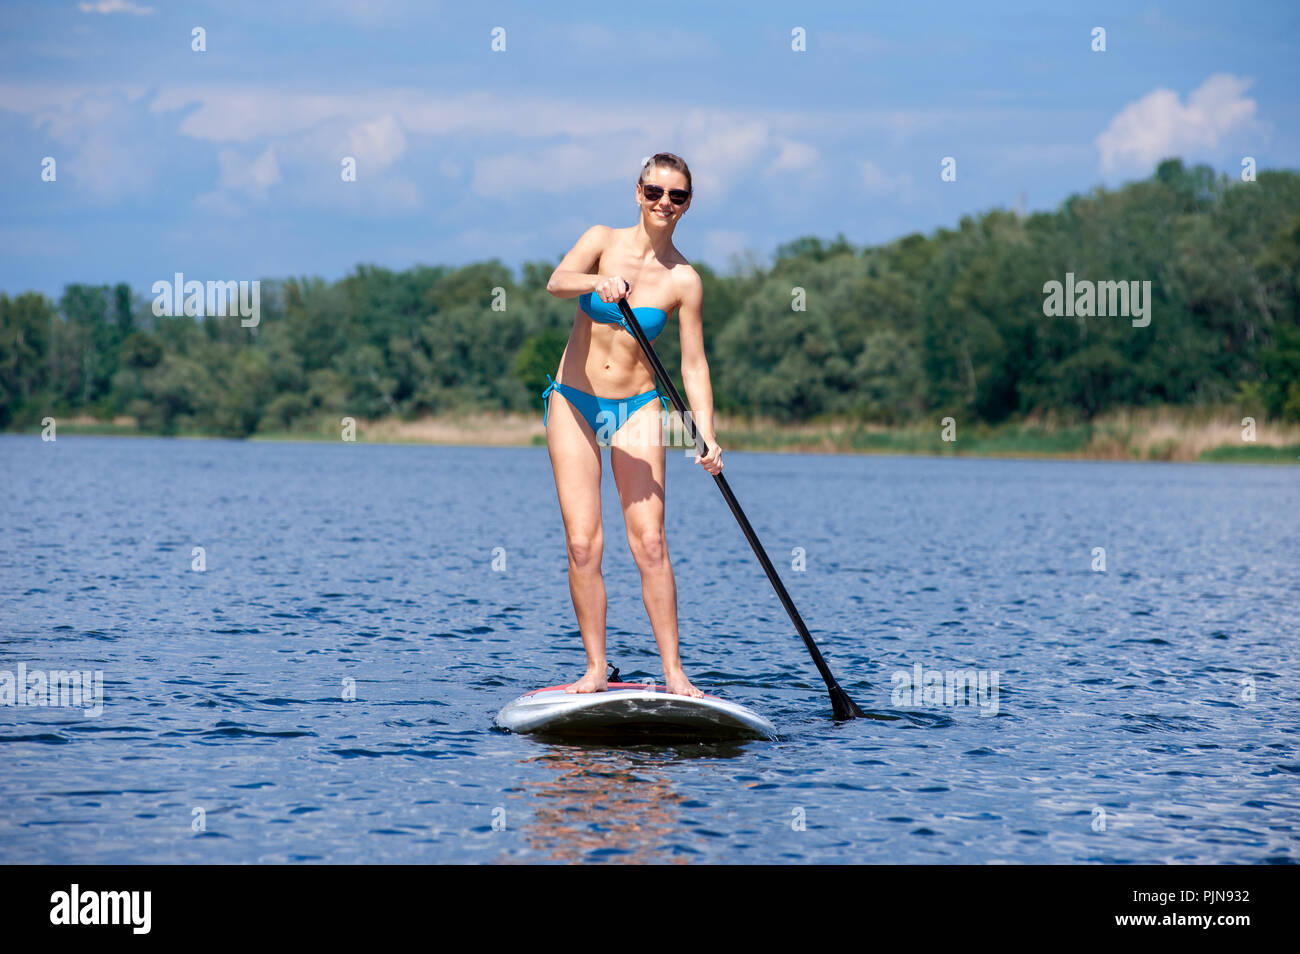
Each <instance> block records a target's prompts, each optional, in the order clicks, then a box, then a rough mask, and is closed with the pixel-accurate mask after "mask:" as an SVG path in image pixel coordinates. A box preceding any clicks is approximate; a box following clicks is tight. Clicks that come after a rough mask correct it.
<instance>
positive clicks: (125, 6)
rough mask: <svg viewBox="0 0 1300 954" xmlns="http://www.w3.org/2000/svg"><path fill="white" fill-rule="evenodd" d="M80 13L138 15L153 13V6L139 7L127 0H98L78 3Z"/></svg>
mask: <svg viewBox="0 0 1300 954" xmlns="http://www.w3.org/2000/svg"><path fill="white" fill-rule="evenodd" d="M77 8H78V9H79V10H80V11H81V12H82V13H133V14H135V15H136V16H138V17H142V16H148V15H149V14H151V13H153V7H141V6H137V5H136V4H134V3H131V2H129V0H98V2H96V3H79V4H77Z"/></svg>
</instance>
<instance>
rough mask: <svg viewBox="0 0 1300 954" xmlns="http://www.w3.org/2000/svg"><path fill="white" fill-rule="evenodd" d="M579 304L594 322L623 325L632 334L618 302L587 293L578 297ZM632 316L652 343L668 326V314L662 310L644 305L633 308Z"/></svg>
mask: <svg viewBox="0 0 1300 954" xmlns="http://www.w3.org/2000/svg"><path fill="white" fill-rule="evenodd" d="M578 304H579V305H580V306H581V307H582V310H583V311H585V312H586V313H587V315H588V316H589V317H590V318H591V320H592V321H599V322H600V323H601V324H603V325H622V326H623V330H624V331H626V332H627V333H628V334H632V329H631V328H629V327H628V326H627V319H626V318H624V317H623V312H622V311H620V310H619V307H618V302H611V301H601V300H600V299H599V298H597V297H596V296H595V295H594V294H593V293H592V292H586V293H585V294H582V295H579V296H578ZM642 312H645V313H646V316H645V317H642ZM632 314H634V315H636V320H637V321H638V322H639V323H640V325H641V328H642V330H644V331H645V336H646V337H647V338H649V339H650V340H651V341H654V340H655V339H656V338H658V337H659V332H661V331H663V330H664V325H666V324H668V313H667V312H666V311H664V310H663V309H662V308H651V307H650V306H649V305H642V306H641V307H639V308H633V309H632ZM633 337H635V335H634V336H633Z"/></svg>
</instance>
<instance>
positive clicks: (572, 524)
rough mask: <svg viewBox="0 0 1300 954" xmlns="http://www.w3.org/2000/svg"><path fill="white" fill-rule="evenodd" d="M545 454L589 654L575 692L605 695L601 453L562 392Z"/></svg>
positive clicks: (549, 423) (550, 416)
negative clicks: (546, 454)
mask: <svg viewBox="0 0 1300 954" xmlns="http://www.w3.org/2000/svg"><path fill="white" fill-rule="evenodd" d="M547 400H548V401H549V402H550V403H549V410H548V411H547V416H546V449H547V451H548V452H549V453H550V455H551V470H552V471H553V472H554V474H555V490H556V493H557V494H558V496H559V498H560V514H561V515H562V516H563V518H564V537H565V542H566V547H567V549H568V553H569V595H570V596H572V598H573V611H574V614H575V615H576V616H577V618H578V630H579V632H581V633H582V645H583V648H584V649H586V651H587V671H586V673H585V674H584V675H583V677H582V678H581V679H579V680H578V681H577V682H575V683H573V684H572V685H571V686H570V687H569V691H570V692H600V691H601V690H603V689H604V688H605V686H606V682H605V606H606V600H605V580H604V577H603V576H602V575H601V571H600V563H601V556H602V555H603V552H604V546H605V537H604V530H603V528H602V527H601V522H600V448H599V447H597V446H596V435H595V434H593V433H592V432H591V428H590V426H589V425H588V424H587V423H586V422H585V421H584V420H582V418H581V417H580V415H579V414H578V412H577V411H576V410H575V409H574V407H573V405H572V404H570V403H569V401H568V399H567V398H566V397H565V396H564V395H563V394H561V393H559V392H558V391H552V392H551V394H550V396H549V397H548V398H547Z"/></svg>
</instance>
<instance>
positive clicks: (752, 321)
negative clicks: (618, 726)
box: [0, 159, 1300, 437]
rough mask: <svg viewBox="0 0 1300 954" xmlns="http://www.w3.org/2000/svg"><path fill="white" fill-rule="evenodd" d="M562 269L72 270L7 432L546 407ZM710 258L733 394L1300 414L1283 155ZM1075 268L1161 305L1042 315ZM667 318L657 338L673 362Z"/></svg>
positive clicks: (1081, 412) (869, 406) (218, 431)
mask: <svg viewBox="0 0 1300 954" xmlns="http://www.w3.org/2000/svg"><path fill="white" fill-rule="evenodd" d="M574 238H575V240H576V238H577V236H574ZM678 239H679V243H678V244H679V248H681V247H683V245H684V244H685V242H684V241H682V240H688V239H689V235H685V234H679V236H678ZM683 251H686V249H685V248H683ZM559 252H560V253H561V254H562V252H563V250H559ZM686 254H687V257H688V258H689V257H690V253H689V251H686ZM558 257H559V256H558V254H557V258H556V260H557V261H558ZM554 266H555V263H554V262H540V261H539V262H529V263H526V264H524V265H523V266H522V268H521V269H520V274H518V275H516V274H515V273H514V272H513V271H512V270H511V269H510V268H508V267H506V266H505V265H503V264H502V263H500V262H499V261H496V260H493V261H489V262H482V263H475V264H470V265H466V266H463V267H459V268H452V267H444V266H431V265H420V266H416V267H413V268H410V269H408V270H405V271H391V270H389V269H385V268H381V267H378V266H375V265H358V266H357V267H356V268H355V270H354V272H352V273H351V274H349V275H347V276H346V277H344V278H342V279H340V280H338V281H336V282H333V283H331V282H328V281H325V280H323V279H321V278H315V277H295V278H276V279H266V278H264V279H261V313H260V317H259V321H258V322H257V324H256V326H253V327H247V326H245V324H244V323H241V321H240V319H239V318H238V317H186V316H183V315H182V316H181V317H156V316H155V314H154V308H153V302H154V296H153V294H152V293H151V292H149V291H148V290H143V289H132V288H131V287H130V286H128V285H126V284H117V285H114V286H108V285H103V286H92V285H85V284H68V285H67V286H66V287H65V289H64V291H63V294H62V295H61V296H60V298H59V300H58V301H52V300H50V299H49V298H48V297H47V296H45V295H42V294H37V293H34V292H28V293H23V294H18V295H16V296H10V295H7V294H5V295H0V428H3V429H8V430H31V429H34V428H36V427H39V425H40V422H41V420H42V419H43V418H44V417H46V416H52V417H54V418H55V419H56V420H58V419H59V418H60V417H62V416H70V415H76V416H87V415H88V416H91V417H94V418H97V419H103V420H112V419H115V418H119V417H121V416H127V417H130V418H132V419H134V420H135V421H136V422H137V425H138V427H139V429H140V430H141V431H142V432H146V433H156V434H177V433H195V434H211V435H220V436H227V437H247V436H250V435H254V434H258V433H268V432H270V433H286V432H288V433H292V432H295V431H303V432H311V431H318V430H320V429H321V428H322V427H323V426H324V425H325V423H326V422H330V423H332V425H333V426H334V427H335V428H337V424H338V420H339V418H340V417H341V416H345V415H346V416H353V417H356V418H361V419H373V418H378V417H385V416H390V415H395V416H399V417H402V418H407V419H411V418H416V417H419V416H422V415H428V414H434V415H440V414H446V413H458V412H464V411H502V412H510V411H516V412H520V411H522V412H529V411H535V412H537V414H538V415H539V420H540V413H541V402H540V394H541V392H542V390H543V389H544V387H545V385H546V374H547V373H548V372H551V373H554V371H555V368H556V366H557V364H558V363H559V358H560V355H561V353H562V351H563V348H564V345H565V341H566V338H567V335H568V331H569V328H570V327H571V325H572V323H573V316H574V310H575V302H574V301H572V300H560V299H556V298H554V297H552V296H550V295H549V294H547V292H546V282H547V279H548V278H549V276H550V273H551V271H552V270H553V268H554ZM696 269H697V271H699V273H700V275H701V276H702V278H703V281H704V303H705V305H704V334H705V346H706V352H707V354H708V357H709V363H710V367H711V370H712V378H713V386H714V399H715V404H716V407H717V409H718V410H719V411H720V412H725V413H730V414H734V415H739V416H750V415H760V414H761V415H763V416H765V417H768V418H772V419H775V420H777V421H781V422H804V421H812V420H827V419H845V420H851V421H860V422H869V423H874V424H885V425H895V424H905V423H908V422H915V421H917V420H920V419H923V418H925V419H929V418H933V419H935V420H938V419H939V418H940V417H942V416H952V417H954V418H955V419H957V420H958V421H964V422H980V423H985V424H998V423H1000V422H1005V421H1010V420H1024V419H1029V418H1032V417H1034V416H1042V415H1047V414H1050V415H1053V416H1055V417H1056V418H1058V419H1062V420H1073V421H1086V420H1088V419H1090V418H1092V417H1094V416H1096V415H1099V414H1102V413H1105V412H1108V411H1111V410H1114V409H1117V408H1140V407H1148V406H1156V405H1200V406H1205V407H1212V408H1213V407H1224V406H1235V407H1239V408H1241V409H1242V410H1243V413H1251V414H1254V416H1256V417H1258V418H1260V419H1273V420H1280V421H1287V422H1297V421H1300V175H1297V174H1296V173H1294V172H1291V171H1286V170H1282V171H1261V172H1260V173H1259V175H1258V178H1257V181H1253V182H1242V181H1235V180H1232V179H1229V178H1228V177H1227V176H1225V175H1222V174H1216V173H1215V172H1214V171H1213V170H1212V169H1211V168H1210V167H1208V166H1203V165H1198V166H1194V167H1191V168H1188V167H1186V166H1185V165H1184V164H1183V163H1182V162H1181V161H1180V160H1177V159H1169V160H1166V161H1164V162H1163V163H1161V164H1160V165H1159V167H1158V169H1157V170H1156V172H1155V173H1154V174H1153V175H1152V176H1151V177H1150V178H1149V179H1146V180H1142V181H1137V182H1131V183H1128V184H1126V185H1124V186H1123V187H1122V188H1119V189H1116V190H1106V189H1103V188H1098V189H1095V190H1093V191H1092V192H1090V193H1088V194H1086V195H1074V196H1071V197H1070V198H1069V199H1067V200H1066V201H1064V202H1063V203H1061V205H1060V206H1059V207H1058V208H1057V209H1055V210H1054V211H1051V212H1039V213H1034V214H1029V215H1025V216H1019V215H1017V214H1015V213H1013V212H1010V211H1006V210H1002V209H995V210H991V211H987V212H984V213H981V214H979V215H974V216H967V217H964V218H962V219H961V221H960V222H959V223H958V224H957V225H956V227H955V228H951V229H948V228H941V229H939V230H937V231H936V232H935V233H934V234H932V235H928V236H927V235H921V234H913V235H908V236H906V237H903V238H900V239H897V240H896V241H893V242H890V243H888V244H885V245H879V246H874V247H866V248H859V247H855V246H854V245H852V244H851V243H849V242H848V241H846V240H845V239H844V237H843V235H842V234H841V235H840V236H838V237H836V238H835V239H833V240H823V239H821V238H818V237H813V236H808V237H804V238H800V239H797V240H795V241H792V242H790V243H788V244H786V245H783V246H781V247H780V248H779V249H777V251H776V253H775V255H774V256H773V260H772V263H771V265H770V267H767V266H763V267H755V266H748V267H740V268H737V269H735V273H734V274H729V275H721V274H717V273H715V272H714V271H713V270H711V269H709V268H708V267H707V266H704V265H696ZM1067 275H1068V276H1069V277H1070V281H1072V282H1074V283H1081V282H1087V283H1095V284H1097V285H1098V286H1100V284H1101V283H1106V282H1124V283H1138V285H1139V286H1141V285H1142V283H1147V282H1149V285H1145V286H1144V287H1145V288H1147V289H1148V290H1149V291H1148V293H1147V294H1146V296H1145V298H1144V301H1143V306H1144V307H1145V308H1147V310H1148V313H1147V316H1146V324H1140V322H1139V321H1138V320H1136V319H1135V320H1130V319H1129V318H1127V317H1123V316H1116V315H1114V314H1101V313H1099V310H1098V309H1096V308H1093V309H1091V310H1092V311H1093V314H1086V313H1085V312H1087V311H1088V310H1090V309H1087V308H1083V307H1079V308H1071V309H1069V313H1068V314H1059V313H1055V314H1051V315H1049V314H1047V313H1046V312H1047V311H1050V310H1051V308H1050V307H1047V306H1046V303H1047V302H1048V299H1049V294H1048V291H1047V288H1048V286H1049V283H1052V282H1056V283H1062V284H1064V283H1066V281H1067ZM166 280H167V281H170V280H171V276H167V277H166ZM1112 290H1113V286H1112ZM674 326H675V322H674V323H672V324H670V326H669V328H668V330H667V331H666V332H665V333H664V334H663V335H661V336H660V338H659V339H658V341H657V342H656V350H657V351H658V352H659V355H660V357H661V358H662V359H663V362H664V365H665V367H666V368H667V369H668V370H669V372H670V373H673V374H676V373H677V371H676V369H677V364H678V361H679V346H678V341H677V336H676V335H675V334H674V333H673V330H674ZM677 383H678V387H679V389H680V388H681V382H680V379H678V382H677ZM684 393H685V392H684V391H683V394H684Z"/></svg>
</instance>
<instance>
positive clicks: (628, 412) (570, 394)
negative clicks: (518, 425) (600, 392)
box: [542, 374, 668, 444]
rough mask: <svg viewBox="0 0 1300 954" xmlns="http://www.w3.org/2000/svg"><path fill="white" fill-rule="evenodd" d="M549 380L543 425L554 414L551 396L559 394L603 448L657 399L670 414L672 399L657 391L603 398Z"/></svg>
mask: <svg viewBox="0 0 1300 954" xmlns="http://www.w3.org/2000/svg"><path fill="white" fill-rule="evenodd" d="M546 380H548V381H550V382H551V383H550V386H549V387H547V389H546V390H545V391H543V392H542V402H543V406H544V407H545V410H544V411H543V413H542V425H543V426H545V425H546V418H547V415H548V414H550V410H551V402H550V396H551V392H552V391H558V392H559V393H560V394H563V395H564V396H565V397H566V398H568V399H569V403H570V404H572V405H573V407H574V409H575V410H576V411H577V412H578V413H579V414H581V415H582V416H583V418H584V419H585V420H586V422H587V423H588V424H590V425H591V429H592V431H593V432H594V433H595V435H596V442H597V443H599V444H605V443H607V441H608V439H609V438H611V437H613V436H614V434H615V433H616V432H617V431H618V429H619V428H620V427H622V426H623V425H624V424H626V423H627V420H628V418H630V417H631V416H632V415H633V414H635V413H636V412H637V411H639V410H641V408H643V407H645V406H646V405H647V404H649V403H650V402H651V401H653V400H654V399H655V398H659V399H660V400H661V401H663V402H664V413H665V414H666V413H667V412H668V398H666V397H664V396H663V395H662V394H660V393H659V392H658V391H657V390H651V391H646V392H645V393H643V394H634V395H632V396H631V397H626V398H603V397H596V395H594V394H588V393H587V392H586V391H582V390H579V389H578V388H575V387H570V386H569V385H567V384H560V383H559V382H558V381H556V380H555V379H554V378H552V377H551V376H550V375H549V374H548V375H547V376H546Z"/></svg>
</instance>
